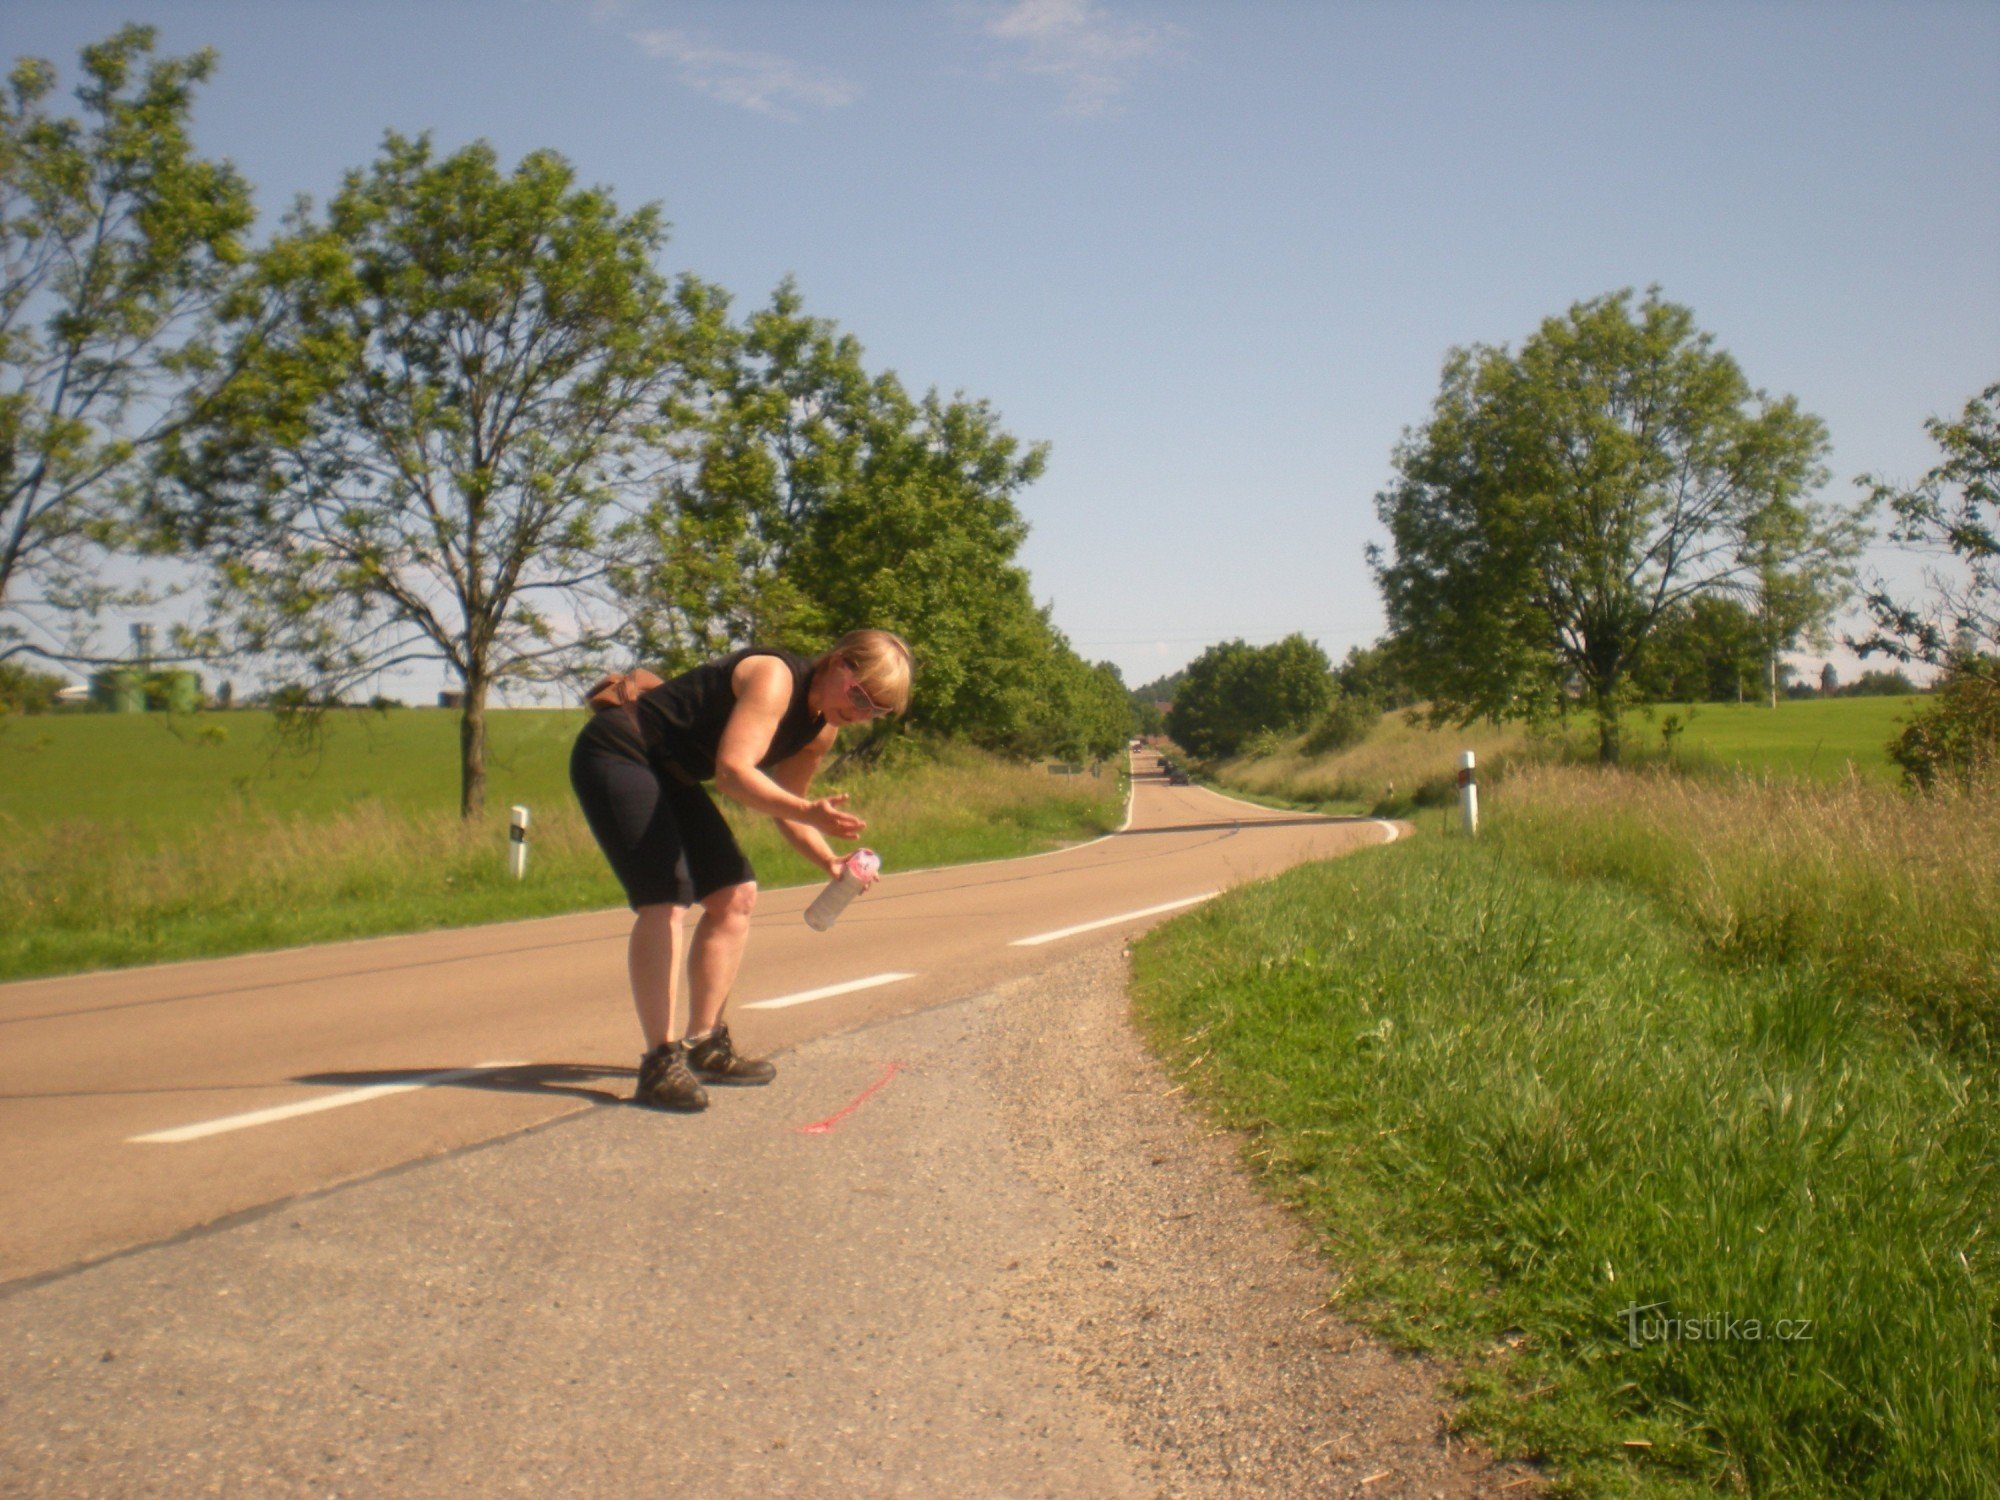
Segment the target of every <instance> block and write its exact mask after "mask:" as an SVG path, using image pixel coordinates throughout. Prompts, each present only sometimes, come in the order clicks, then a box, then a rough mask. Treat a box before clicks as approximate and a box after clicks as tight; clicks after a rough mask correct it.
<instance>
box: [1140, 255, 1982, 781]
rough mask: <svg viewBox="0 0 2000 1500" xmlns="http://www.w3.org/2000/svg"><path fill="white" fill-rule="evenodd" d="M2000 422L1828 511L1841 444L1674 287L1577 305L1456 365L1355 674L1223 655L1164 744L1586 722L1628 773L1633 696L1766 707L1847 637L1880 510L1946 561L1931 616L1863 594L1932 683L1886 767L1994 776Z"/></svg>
mask: <svg viewBox="0 0 2000 1500" xmlns="http://www.w3.org/2000/svg"><path fill="white" fill-rule="evenodd" d="M1996 407H2000V385H1994V386H1989V387H1988V388H1986V389H1985V390H1984V391H1982V392H1981V393H1980V394H1979V395H1977V396H1975V397H1973V398H1972V399H1971V400H1970V401H1969V402H1968V403H1967V404H1966V406H1965V409H1964V411H1963V412H1962V413H1961V414H1960V415H1959V417H1958V418H1957V419H1955V420H1953V419H1946V418H1933V419H1932V420H1931V421H1930V422H1928V423H1927V424H1926V426H1927V429H1928V431H1929V432H1930V434H1931V436H1932V438H1933V440H1934V441H1935V443H1936V444H1937V446H1938V448H1939V450H1940V452H1941V454H1942V458H1941V461H1940V462H1939V463H1938V465H1937V466H1936V467H1934V468H1933V469H1932V470H1931V471H1930V472H1929V473H1927V474H1926V475H1925V476H1924V477H1923V478H1922V479H1921V480H1920V481H1919V482H1918V483H1917V484H1916V485H1914V486H1910V487H1903V486H1898V485H1895V484H1892V483H1889V482H1887V481H1884V480H1882V479H1880V478H1877V477H1875V476H1870V475H1864V476H1862V477H1861V479H1860V480H1859V481H1858V484H1859V486H1860V487H1861V489H1862V490H1863V492H1864V493H1863V496H1862V498H1861V499H1859V500H1857V501H1854V502H1852V503H1847V504H1843V503H1840V502H1837V501H1834V500H1830V499H1827V498H1825V497H1823V496H1822V495H1821V494H1820V493H1819V491H1820V489H1821V487H1822V486H1823V485H1824V484H1825V483H1826V480H1827V478H1828V474H1827V470H1826V467H1825V462H1824V460H1825V455H1826V452H1827V447H1828V441H1827V433H1826V427H1825V424H1824V423H1823V422H1821V421H1820V419H1819V418H1817V417H1815V416H1813V415H1811V414H1810V413H1808V412H1806V411H1804V410H1802V409H1801V408H1800V406H1799V404H1798V402H1797V401H1796V400H1795V399H1794V398H1793V397H1790V396H1771V395H1768V394H1767V393H1765V392H1764V391H1761V390H1758V389H1756V388H1754V387H1753V386H1752V385H1751V384H1750V382H1749V381H1748V379H1747V378H1746V377H1745V376H1744V374H1743V372H1742V370H1741V368H1740V367H1739V366H1738V365H1737V363H1736V361H1735V360H1734V359H1733V358H1731V357H1730V355H1729V354H1728V353H1726V352H1725V351H1723V350H1721V349H1719V348H1717V347H1716V345H1715V342H1714V339H1713V338H1712V336H1710V335H1709V334H1707V333H1704V332H1703V331H1701V329H1700V328H1698V327H1697V325H1696V323H1695V321H1694V315H1693V313H1692V312H1691V311H1690V310H1689V309H1688V308H1685V307H1682V306H1679V305H1677V304H1675V303H1672V302H1669V301H1667V300H1665V299H1664V298H1663V297H1662V296H1661V295H1660V293H1659V290H1658V289H1657V288H1654V289H1652V290H1650V291H1648V292H1647V293H1646V294H1645V295H1644V296H1643V297H1639V296H1636V295H1635V294H1634V293H1633V292H1631V291H1623V292H1618V293H1614V294H1612V295H1609V296H1605V297H1599V298H1596V299H1593V300H1590V301H1585V302H1580V303H1578V304H1576V305H1574V306H1573V307H1571V308H1570V309H1569V310H1568V312H1567V313H1565V314H1563V315H1561V316H1559V317H1551V318H1548V319H1546V320H1544V321H1543V323H1542V324H1541V325H1540V327H1539V328H1538V329H1537V330H1536V331H1535V332H1534V333H1533V334H1532V335H1531V336H1530V337H1528V338H1527V339H1526V340H1524V341H1523V342H1522V344H1521V346H1520V347H1519V348H1518V349H1509V348H1492V347H1485V346H1474V347H1471V348H1467V349H1460V350H1454V351H1452V353H1451V354H1450V355H1449V356H1448V358H1447V359H1446V361H1445V365H1444V370H1443V375H1442V378H1441V381H1440V386H1439V391H1438V394H1437V397H1436V399H1435V401H1434V402H1433V405H1432V408H1431V412H1430V415H1429V418H1428V419H1427V420H1426V421H1425V422H1423V423H1422V424H1421V425H1419V426H1417V427H1415V428H1414V429H1411V430H1409V431H1406V432H1405V434H1404V435H1403V439H1402V441H1401V442H1400V443H1399V444H1398V445H1397V446H1396V449H1395V451H1394V453H1393V455H1392V477H1391V479H1390V482H1389V484H1388V485H1387V487H1386V488H1385V489H1383V490H1382V491H1381V493H1380V494H1378V495H1377V497H1376V512H1377V515H1378V516H1379V517H1380V519H1381V521H1382V523H1383V525H1384V527H1385V528H1386V529H1387V531H1388V533H1389V542H1388V544H1387V545H1386V546H1373V547H1370V548H1369V550H1368V560H1369V563H1370V566H1371V568H1372V570H1373V572H1374V576H1375V581H1376V584H1377V586H1378V587H1379V588H1380V590H1381V592H1382V597H1383V601H1384V604H1385V606H1386V610H1387V614H1388V624H1389V628H1388V631H1387V634H1386V635H1385V636H1384V637H1383V639H1382V640H1381V641H1380V642H1378V643H1377V644H1376V645H1375V646H1373V647H1370V648H1367V649H1365V650H1357V651H1355V652H1353V653H1350V655H1349V657H1348V659H1347V660H1346V661H1345V662H1344V663H1343V664H1342V666H1341V668H1340V669H1339V670H1338V671H1335V670H1334V669H1333V668H1332V667H1331V666H1330V665H1329V664H1328V662H1327V660H1326V658H1325V656H1324V655H1323V654H1322V653H1320V652H1319V649H1318V647H1317V646H1315V645H1313V644H1312V643H1310V642H1307V641H1305V640H1303V639H1302V638H1299V637H1293V638H1291V639H1290V640H1287V641H1285V642H1281V643H1279V644H1278V645H1276V646H1270V647H1263V648H1253V647H1249V646H1246V645H1244V644H1243V643H1242V642H1240V641H1232V642H1226V643H1223V644H1221V645H1218V646H1213V647H1210V648H1209V650H1208V651H1207V652H1205V653H1204V654H1203V655H1202V656H1201V657H1200V658H1198V659H1197V660H1196V661H1195V662H1194V663H1192V664H1191V665H1190V667H1189V668H1188V669H1187V673H1186V677H1185V679H1184V680H1183V681H1182V682H1181V684H1180V686H1179V690H1178V693H1177V695H1176V697H1175V699H1174V703H1173V708H1172V710H1171V711H1170V712H1169V714H1168V715H1167V723H1166V727H1167V730H1168V732H1169V733H1171V734H1173V735H1174V737H1175V738H1176V739H1177V740H1179V741H1180V742H1181V743H1182V744H1183V745H1184V746H1185V747H1186V748H1187V749H1188V750H1189V751H1190V752H1191V753H1193V754H1196V755H1198V756H1202V757H1204V758H1208V759H1215V758H1219V757H1221V756H1224V755H1229V754H1234V753H1236V752H1237V751H1239V750H1240V749H1242V748H1244V747H1245V746H1246V745H1249V744H1250V743H1251V742H1252V740H1253V738H1254V736H1256V735H1257V734H1259V733H1267V732H1276V731H1283V730H1293V731H1295V730H1298V729H1302V728H1311V729H1312V739H1311V740H1309V742H1308V743H1309V744H1311V745H1313V747H1314V748H1315V749H1329V748H1334V747H1336V746H1338V745H1339V744H1341V743H1344V742H1346V741H1347V740H1348V739H1350V738H1351V737H1353V735H1354V734H1355V732H1356V728H1355V726H1356V725H1359V724H1365V723H1366V722H1370V721H1371V715H1372V714H1373V713H1375V712H1379V711H1380V709H1382V708H1385V707H1394V706H1401V705H1404V704H1415V703H1421V704H1423V705H1425V707H1426V711H1427V712H1428V714H1429V715H1430V716H1431V717H1432V719H1433V720H1434V721H1440V722H1459V723H1469V722H1471V721H1472V720H1474V719H1478V718H1485V719H1490V720H1494V721H1517V722H1529V723H1534V722H1542V721H1548V720H1552V719H1556V718H1560V717H1564V716H1566V715H1569V714H1571V713H1580V714H1583V715H1587V716H1588V717H1589V718H1590V719H1591V720H1592V721H1594V723H1595V726H1596V732H1597V742H1598V755H1599V758H1600V760H1602V761H1606V762H1613V761H1616V760H1617V759H1618V758H1619V755H1620V752H1621V748H1622V718H1623V714H1624V711H1625V710H1626V709H1627V708H1628V707H1630V706H1631V705H1632V704H1634V703H1636V702H1642V701H1661V700H1666V699H1675V700H1678V699H1692V698H1714V697H1731V696H1740V695H1741V694H1742V692H1743V690H1744V686H1745V684H1746V683H1747V682H1751V681H1757V680H1758V679H1760V678H1761V679H1762V690H1763V692H1765V693H1767V694H1768V695H1769V698H1770V701H1771V702H1772V704H1773V706H1775V704H1776V702H1777V699H1778V696H1779V693H1780V691H1781V686H1782V672H1781V668H1780V657H1781V655H1782V653H1784V652H1785V651H1788V650H1791V649H1793V648H1795V647H1796V646H1798V645H1799V644H1801V643H1802V642H1810V643H1814V644H1824V643H1826V642H1827V641H1828V640H1829V639H1830V635H1831V623H1832V620H1833V617H1834V616H1835V614H1836V612H1837V611H1838V610H1839V609H1840V608H1841V607H1843V606H1844V605H1845V604H1846V603H1847V602H1848V601H1849V600H1850V599H1851V598H1852V597H1853V595H1854V592H1855V589H1856V586H1857V584H1856V573H1857V569H1856V560H1857V558H1858V557H1859V555H1860V552H1861V548H1862V546H1863V544H1864V543H1865V542H1866V540H1867V539H1868V537H1869V536H1870V534H1871V533H1870V529H1869V517H1870V515H1871V514H1872V513H1873V512H1875V511H1877V510H1881V509H1887V510H1888V511H1889V512H1890V513H1891V514H1892V515H1893V516H1894V518H1895V519H1894V524H1893V526H1892V529H1891V533H1890V534H1891V537H1892V539H1893V540H1895V541H1897V542H1899V543H1902V544H1903V545H1905V546H1908V547H1911V548H1916V549H1920V550H1922V551H1924V552H1925V553H1927V554H1929V555H1930V556H1932V557H1933V558H1935V559H1942V560H1943V562H1944V563H1945V564H1946V565H1947V566H1944V567H1942V568H1939V567H1934V568H1933V569H1932V572H1931V575H1930V576H1931V591H1930V594H1929V595H1928V597H1927V598H1925V599H1922V600H1910V599H1902V598H1898V597H1896V596H1894V594H1893V593H1892V591H1890V590H1889V589H1887V588H1886V587H1885V586H1882V585H1879V584H1878V585H1876V586H1875V587H1873V588H1871V589H1869V590H1868V591H1867V593H1866V595H1865V603H1866V605H1867V608H1868V611H1869V614H1870V617H1871V619H1872V622H1873V629H1872V631H1871V633H1870V634H1868V635H1867V636H1865V637H1863V638H1859V639H1856V638H1852V637H1850V638H1849V644H1850V645H1852V646H1853V647H1855V648H1856V649H1858V650H1859V651H1860V652H1861V653H1862V654H1863V655H1864V656H1866V655H1874V654H1883V655H1887V656H1888V657H1890V658H1892V659H1894V660H1896V661H1899V662H1905V663H1907V662H1916V661H1920V662H1923V663H1926V664H1928V665H1930V666H1932V667H1934V668H1936V669H1938V676H1937V678H1936V688H1937V691H1936V693H1935V695H1934V699H1933V702H1932V704H1931V705H1930V706H1929V708H1928V709H1927V710H1926V711H1925V712H1924V713H1922V714H1920V715H1918V716H1917V717H1916V718H1914V719H1913V720H1912V721H1911V722H1910V724H1909V725H1908V726H1907V728H1906V730H1905V731H1904V732H1903V733H1902V734H1901V735H1900V736H1899V737H1898V739H1897V741H1896V742H1895V743H1894V744H1893V745H1892V746H1891V749H1890V753H1891V755H1892V756H1893V757H1894V758H1895V759H1896V760H1897V761H1898V762H1899V763H1900V764H1902V766H1903V767H1904V769H1905V771H1906V772H1907V774H1908V776H1909V778H1910V780H1911V781H1912V782H1915V783H1917V784H1921V785H1928V784H1931V783H1932V782H1934V781H1936V780H1938V779H1940V778H1941V777H1953V778H1956V777H1961V776H1964V775H1977V774H1982V773H1983V772H1985V771H1987V770H1990V769H1991V768H1993V767H1994V766H1995V765H1996V764H2000V606H1996V599H2000V572H1996V568H2000V422H1997V421H1996V416H1995V411H1996ZM1863 683H1864V684H1865V686H1866V687H1867V689H1868V690H1871V691H1878V690H1881V689H1883V688H1884V687H1887V686H1893V685H1895V684H1897V683H1902V684H1904V685H1905V686H1907V679H1906V678H1904V677H1902V675H1901V674H1900V672H1887V673H1885V672H1875V673H1870V674H1866V675H1865V676H1864V678H1863Z"/></svg>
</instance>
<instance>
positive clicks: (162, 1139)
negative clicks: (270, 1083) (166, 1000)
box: [126, 1062, 526, 1146]
mask: <svg viewBox="0 0 2000 1500" xmlns="http://www.w3.org/2000/svg"><path fill="white" fill-rule="evenodd" d="M525 1066H526V1064H525V1063H517V1062H489V1063H481V1064H480V1065H479V1066H478V1067H476V1068H451V1069H449V1070H447V1071H445V1072H443V1073H417V1074H413V1075H411V1076H410V1077H409V1078H406V1079H404V1080H403V1081H402V1082H400V1083H374V1084H370V1085H369V1086H368V1087H366V1088H360V1089H348V1090H346V1091H345V1092H343V1093H338V1094H322V1095H320V1096H319V1098H317V1099H301V1100H300V1101H299V1102H298V1103H297V1104H278V1105H273V1106H272V1107H271V1108H270V1109H253V1110H251V1111H250V1112H249V1113H248V1114H241V1115H224V1116H223V1117H222V1118H221V1119H219V1120H203V1121H201V1122H200V1123H199V1124H195V1125H181V1126H178V1127H176V1128H175V1129H173V1130H156V1131H154V1132H153V1133H152V1134H151V1135H135V1136H132V1137H131V1138H130V1139H128V1140H127V1141H126V1144H127V1145H128V1146H177V1145H179V1144H181V1143H182V1142H183V1141H198V1140H201V1139H202V1138H203V1137H205V1136H211V1135H226V1134H227V1133H228V1132H230V1131H232V1130H248V1129H249V1128H250V1127H251V1126H253V1125H272V1124H276V1123H277V1122H278V1121H279V1120H291V1119H296V1118H297V1117H298V1116H300V1115H316V1114H319V1113H320V1112H321V1111H322V1110H328V1109H345V1108H346V1107H347V1106H348V1105H350V1104H366V1103H367V1102H368V1101H369V1100H370V1099H380V1098H382V1097H383V1096H384V1095H387V1094H407V1093H409V1092H410V1091H411V1090H413V1089H428V1088H435V1087H437V1085H439V1084H441V1083H457V1082H458V1081H459V1080H460V1079H461V1078H477V1077H478V1076H479V1075H480V1074H481V1073H489V1072H492V1071H493V1070H494V1069H496V1068H520V1067H525Z"/></svg>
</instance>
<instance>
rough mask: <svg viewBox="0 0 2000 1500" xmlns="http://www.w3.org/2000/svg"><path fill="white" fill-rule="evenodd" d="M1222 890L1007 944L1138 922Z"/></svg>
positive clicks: (1026, 943)
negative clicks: (1143, 918) (1142, 918)
mask: <svg viewBox="0 0 2000 1500" xmlns="http://www.w3.org/2000/svg"><path fill="white" fill-rule="evenodd" d="M1221 894H1222V892H1220V891H1203V892H1202V893H1201V894H1200V895H1199V896H1184V897H1182V898H1181V899H1180V900H1179V901H1166V902H1162V903H1161V904H1160V905H1158V906H1149V907H1146V908H1145V909H1144V910H1143V911H1128V912H1121V913H1119V914H1118V915H1117V916H1115V917H1100V918H1098V920H1097V921H1095V922H1080V923H1078V924H1077V925H1076V926H1074V927H1064V928H1062V929H1061V930H1060V931H1057V932H1038V933H1036V934H1035V935H1034V936H1033V937H1024V938H1015V939H1014V941H1013V942H1011V943H1009V944H1008V945H1007V946H1008V947H1010V948H1034V947H1038V946H1040V945H1041V944H1043V943H1053V942H1056V941H1057V940H1058V939H1061V938H1066V937H1075V936H1076V935H1077V934H1078V933H1079V932H1095V931H1097V929H1098V928H1100V927H1116V926H1117V925H1118V924H1119V923H1120V922H1136V921H1138V920H1139V918H1141V917H1155V916H1158V915H1159V914H1160V913H1161V912H1163V911H1179V910H1180V909H1181V908H1182V907H1183V906H1193V905H1194V904H1195V903H1196V902H1199V901H1207V900H1209V899H1210V898H1211V897H1214V896H1220V895H1221Z"/></svg>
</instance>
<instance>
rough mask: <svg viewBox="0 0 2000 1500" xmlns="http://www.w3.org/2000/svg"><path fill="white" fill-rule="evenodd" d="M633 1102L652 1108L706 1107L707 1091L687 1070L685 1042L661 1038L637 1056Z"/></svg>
mask: <svg viewBox="0 0 2000 1500" xmlns="http://www.w3.org/2000/svg"><path fill="white" fill-rule="evenodd" d="M632 1102H633V1103H634V1104H649V1105H651V1106H652V1107H653V1108H654V1109H681V1110H697V1109H707V1108H708V1094H707V1092H706V1091H705V1090H704V1089H703V1088H702V1086H701V1085H700V1084H698V1083H696V1082H695V1081H694V1074H692V1073H690V1072H689V1071H688V1065H687V1044H686V1043H685V1042H662V1043H661V1044H660V1045H659V1046H657V1047H655V1048H654V1049H653V1050H652V1051H651V1052H648V1053H647V1054H646V1055H645V1056H644V1057H642V1058H640V1059H639V1088H638V1091H637V1092H636V1093H634V1094H633V1095H632Z"/></svg>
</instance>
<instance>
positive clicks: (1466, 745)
mask: <svg viewBox="0 0 2000 1500" xmlns="http://www.w3.org/2000/svg"><path fill="white" fill-rule="evenodd" d="M1305 741H1306V737H1305V736H1304V735H1302V734H1301V735H1294V736H1291V737H1290V738H1287V739H1281V740H1279V741H1278V742H1277V746H1276V748H1275V749H1274V750H1272V751H1269V752H1268V753H1264V754H1245V755H1240V756H1237V757H1235V758H1234V759H1232V760H1227V761H1224V762H1222V763H1221V764H1220V765H1218V766H1217V767H1216V768H1215V773H1216V777H1217V779H1218V780H1220V781H1222V782H1223V783H1225V784H1226V785H1228V786H1233V787H1238V788H1240V789H1241V790H1243V791H1246V792H1251V793H1254V794H1258V795H1262V796H1267V797H1284V798H1288V799H1290V800H1292V801H1297V802H1313V803H1329V802H1330V803H1339V804H1342V805H1344V806H1353V807H1356V808H1358V809H1359V810H1362V811H1365V812H1372V813H1375V814H1378V815H1381V816H1393V815H1395V814H1397V813H1402V812H1407V811H1409V810H1410V809H1411V808H1415V807H1435V806H1439V805H1441V804H1442V803H1444V802H1448V801H1450V800H1451V798H1452V797H1453V796H1454V795H1455V789H1456V785H1457V777H1458V757H1459V753H1460V752H1461V751H1464V750H1470V751H1472V752H1473V753H1474V754H1475V755H1476V756H1477V757H1478V760H1479V764H1480V766H1481V767H1482V768H1483V769H1482V774H1483V775H1485V776H1491V775H1494V774H1496V773H1497V772H1498V771H1500V770H1502V769H1504V768H1505V767H1507V766H1509V765H1512V764H1516V763H1519V762H1522V761H1525V760H1530V759H1535V758H1542V757H1547V756H1550V755H1554V754H1556V753H1558V748H1559V743H1558V742H1557V741H1554V740H1551V739H1549V738H1547V737H1545V736H1538V735H1534V734H1531V733H1530V732H1529V731H1528V730H1526V729H1522V728H1519V727H1517V726H1513V725H1503V726H1495V725H1491V724H1474V725H1470V726H1467V727H1466V728H1463V729H1451V730H1438V729H1432V728H1429V727H1427V726H1426V725H1425V724H1424V723H1423V722H1422V720H1421V719H1420V718H1419V717H1418V716H1417V715H1416V714H1415V713H1414V712H1398V713H1390V714H1384V715H1383V716H1382V719H1381V721H1380V722H1379V723H1378V724H1377V725H1376V726H1375V728H1374V729H1373V730H1372V731H1371V732H1370V733H1369V735H1368V737H1367V738H1366V739H1364V740H1363V741H1362V742H1361V743H1360V744H1358V745H1353V746H1350V747H1349V748H1348V749H1345V750H1340V751H1336V752H1334V753H1332V754H1329V755H1312V754H1310V753H1308V752H1307V750H1306V748H1305Z"/></svg>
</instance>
